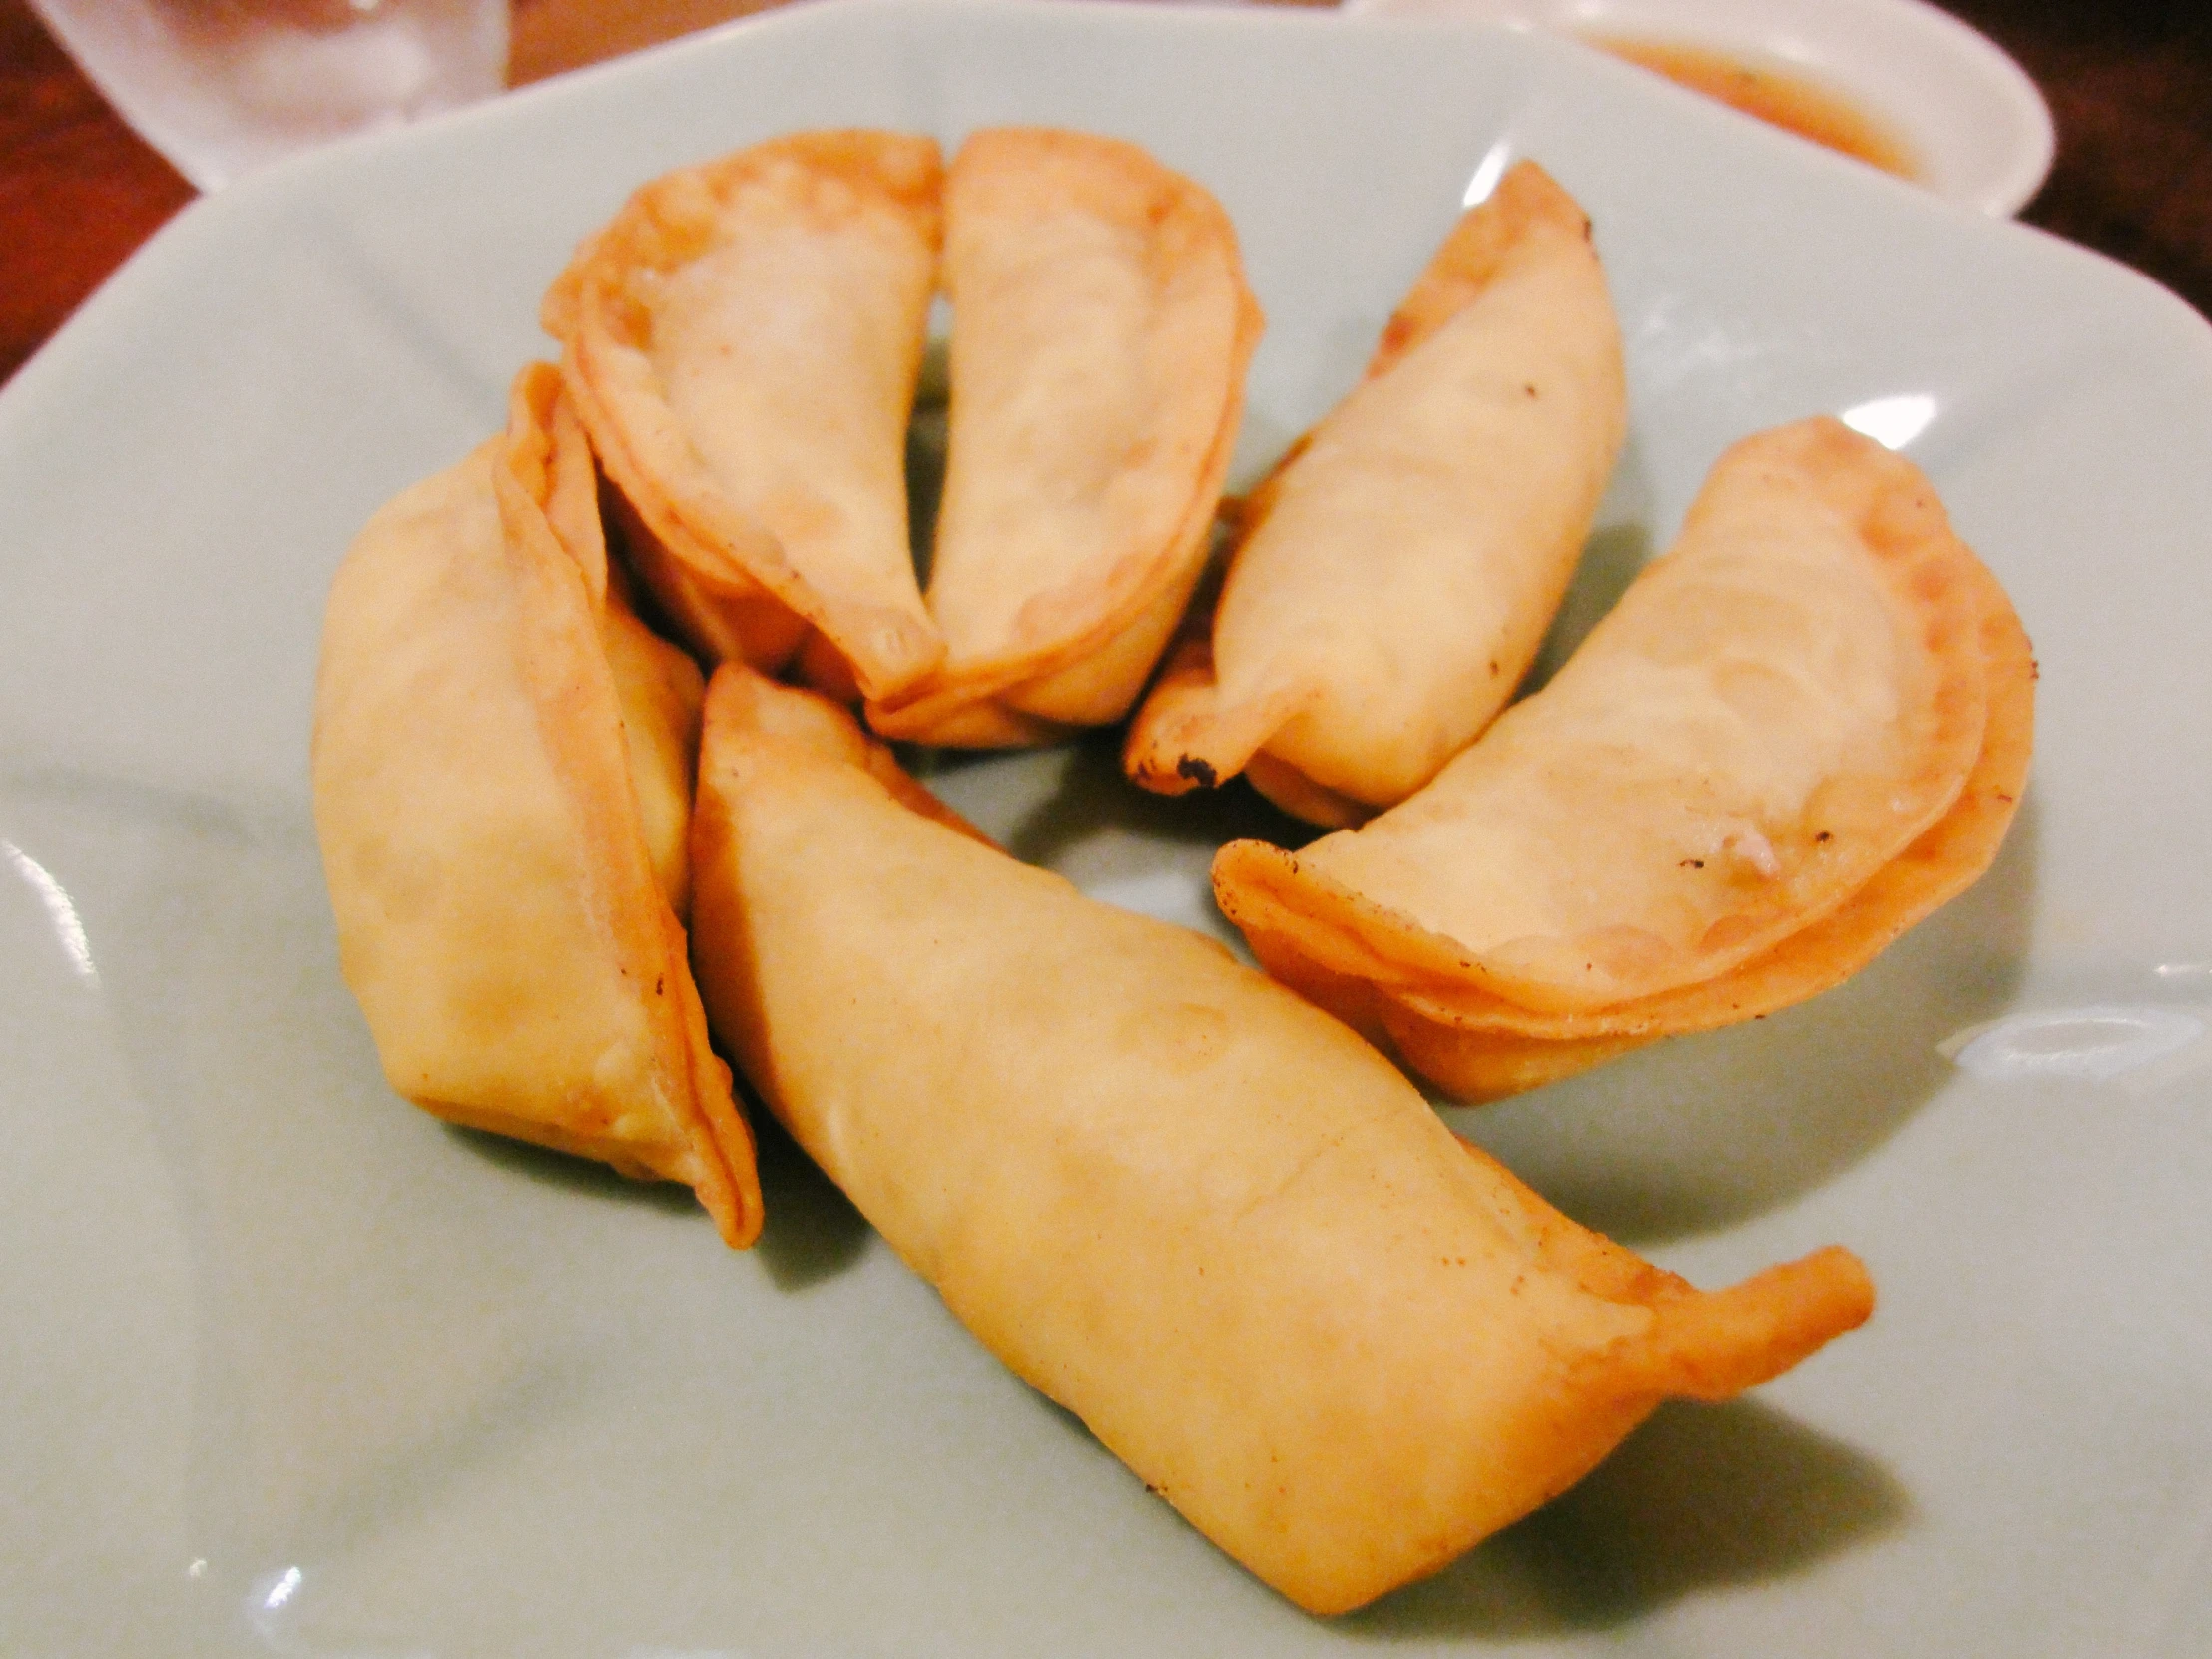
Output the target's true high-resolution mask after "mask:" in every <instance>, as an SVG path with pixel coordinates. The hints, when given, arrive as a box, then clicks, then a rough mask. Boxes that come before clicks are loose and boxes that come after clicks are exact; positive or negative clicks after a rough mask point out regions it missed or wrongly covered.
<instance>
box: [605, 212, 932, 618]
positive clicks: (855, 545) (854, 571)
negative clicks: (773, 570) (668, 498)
mask: <svg viewBox="0 0 2212 1659" xmlns="http://www.w3.org/2000/svg"><path fill="white" fill-rule="evenodd" d="M813 188H814V189H816V190H818V191H833V190H835V189H837V188H838V187H835V186H832V185H830V184H828V183H816V184H815V185H814V186H813ZM757 194H765V193H741V194H740V196H739V198H738V200H737V202H736V203H734V204H732V205H731V206H730V207H729V208H727V209H725V210H724V213H723V215H722V220H721V223H720V224H719V225H718V226H717V228H716V230H717V238H718V246H716V247H715V248H713V249H712V250H711V251H709V252H706V253H703V254H702V255H700V256H699V257H698V258H696V259H693V260H690V261H687V262H686V263H684V264H683V265H681V266H679V267H678V268H677V269H676V270H675V271H674V272H673V273H671V274H669V275H668V276H666V277H660V278H658V279H657V280H656V281H655V282H654V283H653V284H652V288H651V307H652V315H653V327H652V335H651V340H650V344H649V347H648V352H649V355H650V359H651V362H652V366H653V370H654V373H655V375H656V376H657V378H658V380H659V382H660V384H661V386H662V388H663V391H664V393H665V395H666V397H667V400H668V405H669V407H670V409H671V410H672V411H673V412H674V414H675V416H676V419H677V422H678V423H679V425H680V426H681V427H682V428H683V430H684V432H685V434H686V436H687V437H688V438H689V439H690V441H691V444H692V446H693V448H694V449H695V450H696V451H697V452H698V454H699V455H700V457H701V458H702V459H703V460H704V461H705V462H706V464H707V466H708V468H709V470H710V471H711V472H712V473H713V475H714V476H715V478H716V479H717V480H718V481H719V482H720V483H721V485H722V486H723V488H724V489H726V490H727V491H728V492H729V494H730V496H731V497H732V498H733V499H734V500H736V501H739V502H742V503H744V504H745V506H746V507H747V508H748V509H749V510H751V511H752V512H753V513H755V514H756V515H757V516H758V517H759V518H760V520H761V522H762V523H763V524H764V525H766V526H767V527H768V529H769V530H770V531H772V532H773V533H774V534H775V535H776V537H777V539H778V540H779V542H781V543H782V545H783V548H784V553H785V557H786V558H787V559H789V561H790V562H791V563H792V565H793V566H794V567H795V568H797V569H798V570H800V571H802V572H803V573H805V575H806V576H807V578H808V580H809V581H810V582H812V583H813V584H814V585H815V586H816V587H818V588H820V589H822V590H824V591H825V592H830V593H841V594H848V595H853V596H856V597H861V598H865V599H868V600H870V601H872V602H874V603H877V604H881V605H886V606H892V607H896V608H900V609H904V610H908V611H915V612H918V610H919V608H920V607H919V601H918V597H917V593H916V588H915V583H914V578H913V571H912V554H911V552H910V550H909V546H908V541H907V523H906V475H905V470H904V468H905V435H906V419H907V415H908V413H909V411H910V408H911V405H912V401H913V389H914V382H915V380H916V378H917V376H918V375H919V373H920V364H921V348H922V343H923V341H922V319H923V318H924V317H925V316H926V314H927V310H928V304H929V295H930V290H931V285H932V281H933V278H934V275H935V273H934V263H935V261H934V253H933V251H932V250H931V249H930V247H929V245H928V243H927V241H926V240H925V239H924V238H923V237H922V236H921V235H919V234H918V233H917V231H916V229H915V227H914V226H913V224H912V223H911V222H910V221H909V220H908V219H907V218H905V217H904V216H902V215H900V214H897V213H895V212H893V211H891V210H890V209H888V208H887V207H880V206H874V205H865V204H862V203H860V202H857V201H844V202H841V203H839V204H838V206H839V207H840V208H841V209H842V211H841V212H839V213H836V214H834V215H830V214H828V213H825V214H823V215H822V218H821V220H820V221H819V222H818V220H817V219H816V218H814V217H813V216H810V215H807V214H804V213H794V212H792V211H791V210H790V209H789V208H788V207H786V206H785V205H783V204H781V203H780V202H777V201H775V200H773V199H771V200H766V201H761V200H757V199H756V196H757Z"/></svg>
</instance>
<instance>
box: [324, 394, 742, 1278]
mask: <svg viewBox="0 0 2212 1659" xmlns="http://www.w3.org/2000/svg"><path fill="white" fill-rule="evenodd" d="M596 488H597V485H596V478H595V475H594V472H593V468H592V463H591V456H590V453H589V451H588V449H587V448H586V446H585V442H584V437H583V432H582V429H581V427H580V426H579V425H578V424H577V422H576V419H575V417H574V415H573V413H572V412H571V411H569V410H568V409H567V407H566V406H565V404H564V403H563V402H562V400H561V387H560V377H559V375H558V374H557V373H556V372H555V371H554V370H553V369H552V368H551V367H550V366H548V365H545V364H538V365H534V366H533V367H532V368H530V369H527V370H525V371H524V373H523V374H522V375H521V376H520V378H518V380H517V381H516V384H515V392H514V399H513V408H512V421H511V424H510V427H509V431H508V434H507V436H506V437H505V438H504V439H503V440H495V441H494V442H492V443H488V444H486V445H484V446H483V447H482V448H480V449H478V450H477V451H476V452H475V453H474V454H472V455H470V456H469V457H468V458H467V459H466V460H465V461H463V462H461V463H460V464H459V465H458V466H455V467H453V468H451V469H449V470H447V471H445V472H442V473H439V474H438V475H437V476H435V477H433V478H431V479H428V480H427V481H425V482H423V483H421V484H418V485H416V486H414V487H413V488H412V489H409V490H407V491H406V492H405V493H403V494H402V495H400V496H399V497H398V498H397V499H396V500H394V501H393V502H391V503H390V504H389V505H388V506H386V507H384V508H383V509H382V510H381V511H380V512H378V513H377V514H376V515H375V517H374V518H372V519H371V520H370V521H369V523H368V525H367V527H366V528H365V529H363V530H362V532H361V534H360V536H359V538H358V539H357V540H356V541H355V542H354V544H353V547H352V549H351V550H350V551H349V552H348V553H347V555H346V558H345V561H344V563H343V564H342V565H341V566H340V568H339V570H338V573H337V576H336V579H335V581H334V582H333V584H332V587H331V590H330V600H329V606H328V611H327V614H326V617H325V620H324V625H323V637H322V658H321V663H320V666H319V668H318V671H317V676H316V683H315V720H314V739H313V757H312V769H313V782H314V812H315V830H316V833H317V836H318V838H319V840H320V842H321V845H322V856H323V867H324V872H325V875H326V877H327V880H328V883H329V889H330V902H331V908H332V910H333V911H334V912H335V915H336V919H337V931H338V951H339V959H340V963H341V966H342V968H343V970H344V973H345V977H346V982H347V983H348V984H349V985H350V986H351V987H352V989H353V992H354V995H355V996H356V997H357V998H358V999H359V1001H360V1004H361V1009H362V1012H363V1013H364V1014H365V1015H366V1016H367V1019H368V1025H369V1029H370V1031H371V1033H372V1034H373V1035H374V1037H375V1039H376V1046H377V1051H378V1054H379V1055H380V1057H381V1059H382V1061H383V1065H384V1071H385V1074H386V1076H387V1077H388V1078H389V1079H390V1081H391V1085H392V1087H393V1088H394V1089H395V1090H397V1091H398V1092H399V1093H400V1094H402V1095H404V1096H406V1097H407V1098H408V1099H410V1100H412V1101H414V1102H415V1103H416V1104H417V1105H419V1106H422V1107H424V1108H425V1109H427V1110H429V1111H431V1112H433V1113H435V1114H437V1115H438V1116H439V1117H442V1118H447V1119H450V1120H451V1121H453V1122H455V1123H462V1124H467V1125H470V1126H472V1127H475V1128H479V1129H488V1130H492V1131H494V1132H496V1133H499V1134H503V1135H512V1136H515V1137H517V1138H519V1139H522V1140H527V1141H535V1142H537V1143H539V1144H541V1145H544V1146H550V1147H555V1148H558V1149H559V1150H561V1151H564V1152H573V1153H578V1154H581V1155H583V1156H585V1157H590V1158H598V1159H602V1160H604V1161H605V1162H607V1163H610V1164H612V1165H614V1166H615V1167H616V1168H617V1169H619V1170H621V1171H622V1172H623V1173H624V1174H626V1175H633V1176H640V1177H647V1176H650V1177H658V1178H662V1179H668V1180H676V1181H683V1182H686V1183H688V1184H689V1185H691V1186H692V1187H693V1188H694V1189H696V1190H697V1192H698V1193H699V1196H700V1200H701V1202H702V1203H703V1204H704V1205H705V1206H706V1207H707V1209H708V1211H709V1212H710V1213H711V1214H712V1215H713V1216H714V1218H715V1222H716V1225H717V1226H718V1227H719V1228H720V1229H721V1231H722V1234H723V1236H724V1237H725V1238H726V1239H728V1240H729V1242H730V1243H731V1244H733V1245H745V1244H750V1243H751V1242H752V1240H753V1238H754V1236H755V1234H756V1233H757V1232H758V1231H759V1228H760V1219H761V1201H760V1188H759V1185H758V1182H757V1180H756V1177H755V1173H754V1164H753V1143H752V1138H751V1136H750V1134H749V1133H748V1131H747V1129H746V1125H745V1122H744V1120H743V1119H742V1118H741V1117H740V1116H739V1115H738V1110H737V1107H736V1104H735V1102H734V1100H733V1098H732V1095H731V1088H730V1073H729V1070H728V1068H727V1067H726V1066H724V1065H723V1064H722V1062H721V1061H720V1060H718V1059H717V1058H716V1057H715V1055H714V1054H713V1052H712V1051H711V1050H710V1048H709V1047H708V1041H707V1029H706V1019H705V1015H704V1012H703V1011H702V1009H701V1007H700V1003H699V995H698V990H697V987H696V985H695V983H694V981H693V979H692V976H691V972H690V968H689V965H688V958H687V953H686V946H685V937H684V929H683V926H682V924H681V923H680V922H679V920H678V913H679V911H681V910H682V909H683V908H684V907H685V906H686V904H687V902H688V879H689V861H688V858H687V855H686V840H687V837H688V834H689V827H690V786H691V780H692V770H693V758H694V755H695V753H696V743H697V733H698V719H699V706H700V697H701V686H700V679H699V671H698V670H697V668H695V667H694V666H693V665H692V663H691V661H690V659H689V658H687V657H685V656H684V655H683V653H681V652H680V651H677V650H676V649H675V648H674V647H672V646H669V645H667V644H665V643H663V642H662V641H660V640H658V639H655V638H654V637H653V636H652V635H651V634H650V633H648V632H647V631H646V630H645V628H644V627H643V626H642V625H641V624H640V623H639V622H638V620H637V619H636V617H634V616H633V615H631V614H630V611H629V607H628V606H627V605H626V604H625V603H624V601H623V598H622V594H621V592H620V588H619V585H618V584H615V583H611V582H610V580H609V572H608V567H607V560H606V550H605V544H604V541H603V540H602V538H601V530H600V522H599V514H598V507H597V500H596Z"/></svg>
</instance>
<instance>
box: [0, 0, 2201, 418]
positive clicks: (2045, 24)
mask: <svg viewBox="0 0 2212 1659" xmlns="http://www.w3.org/2000/svg"><path fill="white" fill-rule="evenodd" d="M761 3H762V0H661V3H660V8H659V16H660V17H661V18H662V19H663V20H664V21H663V23H662V24H661V25H660V26H659V27H660V28H661V30H662V31H663V32H666V30H668V29H670V28H673V27H682V26H690V25H693V24H696V23H699V22H705V21H711V20H712V18H713V17H715V16H719V15H729V14H730V13H733V12H737V11H742V10H752V9H756V8H757V7H758V6H759V5H760V4H761ZM645 9H646V10H651V9H652V8H650V7H648V8H645ZM1946 9H1948V10H1950V11H1952V12H1954V13H1956V14H1957V15H1958V16H1960V17H1962V18H1964V19H1965V20H1966V21H1967V22H1969V23H1971V24H1973V25H1974V26H1975V27H1976V28H1978V29H1980V30H1981V31H1982V32H1983V33H1984V34H1986V35H1988V36H1989V37H1990V38H1991V39H1993V40H1995V41H1997V42H1998V43H1999V44H2000V45H2002V46H2003V47H2004V48H2005V50H2006V51H2008V52H2010V53H2011V54H2012V55H2013V57H2015V58H2017V59H2018V60H2019V62H2020V64H2021V65H2022V66H2023V67H2024V68H2025V69H2026V70H2027V72H2028V73H2029V74H2030V75H2032V76H2033V77H2034V78H2035V80H2036V81H2037V83H2038V84H2039V85H2040V86H2041V87H2042V89H2043V94H2044V96H2045V97H2046V98H2048V99H2049V100H2050V105H2051V109H2052V112H2053V114H2054V115H2055V117H2056V121H2057V126H2058V159H2057V164H2056V166H2055V167H2054V168H2053V170H2052V173H2051V177H2050V181H2049V183H2048V184H2047V185H2045V186H2044V188H2043V191H2042V193H2041V194H2040V195H2039V196H2037V198H2036V199H2035V201H2034V202H2033V203H2031V204H2030V205H2029V207H2028V209H2027V211H2026V212H2025V213H2024V214H2023V215H2022V216H2021V217H2022V218H2023V219H2025V220H2027V221H2028V222H2029V223H2030V224H2033V225H2039V226H2042V227H2043V228H2044V229H2046V230H2049V231H2055V232H2056V233H2058V234H2059V235H2060V236H2064V237H2069V238H2071V239H2072V240H2074V241H2076V242H2080V243H2084V244H2086V245H2087V246H2089V247H2091V248H2094V249H2097V250H2099V251H2100V252H2102V253H2105V254H2109V255H2111V256H2113V257H2114V258H2115V259H2119V260H2122V261H2124V262H2126V263H2127V264H2129V265H2131V266H2134V267H2135V268H2136V269H2137V270H2139V271H2142V272H2145V273H2147V274H2148V275H2149V276H2151V277H2156V278H2157V279H2158V280H2159V281H2161V282H2163V283H2165V284H2166V285H2167V286H2168V287H2170V288H2172V289H2174V290H2175V291H2176V292H2177V293H2179V294H2180V295H2181V296H2182V297H2183V298H2185V299H2187V300H2188V301H2189V302H2190V303H2191V304H2193V305H2194V306H2196V308H2197V309H2198V311H2199V312H2200V313H2203V314H2206V315H2212V3H2208V0H2098V3H2097V4H2095V5H2093V6H2092V5H2083V4H2080V3H2079V0H1949V3H1948V5H1947V8H1946ZM639 11H640V8H638V7H629V8H622V7H601V6H599V5H598V4H597V0H518V8H517V13H516V21H515V67H516V70H517V72H518V78H521V79H530V78H535V77H536V76H538V75H541V74H544V73H548V72H550V71H551V70H553V69H557V68H560V67H562V66H563V65H564V64H565V63H567V62H572V61H576V60H578V59H579V58H581V57H584V56H589V55H594V54H595V50H598V49H603V50H605V51H613V50H624V49H628V48H629V47H632V46H635V45H638V44H642V42H643V39H644V38H645V36H644V35H642V34H640V32H639V27H638V25H637V23H636V17H637V14H638V13H639ZM594 19H597V20H598V21H597V22H596V23H595V22H594V21H593V20H594ZM595 28H597V29H599V30H600V31H601V33H600V34H599V35H598V36H597V37H596V38H595V37H594V34H593V31H594V29H595ZM633 36H635V37H637V38H632V37H633ZM192 195H193V190H192V187H191V186H190V185H189V184H187V183H186V182H185V181H184V180H183V179H182V178H180V177H179V176H178V174H177V173H176V171H175V170H174V169H173V168H171V167H170V166H169V164H168V163H167V162H165V161H163V160H162V159H161V157H159V156H158V155H156V154H155V153H154V152H153V151H152V150H151V149H149V148H148V147H147V146H146V145H145V144H144V143H143V142H141V141H140V140H139V138H138V137H137V136H136V135H135V134H133V133H132V132H131V131H130V129H129V128H127V127H125V126H124V125H123V123H122V122H121V121H120V120H119V119H117V117H116V116H115V115H114V114H113V113H112V112H111V111H110V110H109V109H108V107H107V105H106V104H105V103H104V102H102V100H101V98H100V96H99V94H98V93H96V92H95V91H93V89H92V87H91V86H90V85H89V84H88V83H87V82H86V80H85V78H84V77H83V76H82V75H81V74H79V73H78V71H77V68H76V66H75V65H74V64H72V63H71V62H70V61H69V59H68V58H67V57H66V56H65V55H64V54H63V53H62V51H61V49H60V48H59V47H58V46H57V45H55V43H54V42H53V40H52V39H51V38H50V37H49V36H48V34H47V33H46V30H45V28H44V27H43V25H41V24H40V23H39V21H38V19H37V18H36V17H35V16H34V15H33V14H32V13H31V11H30V9H29V7H28V6H27V5H26V3H25V0H0V378H5V377H6V376H8V375H12V374H13V373H14V372H15V370H16V369H17V368H18V367H19V366H20V365H21V364H22V363H23V362H24V361H25V360H26V359H28V358H29V356H30V355H31V353H32V352H34V351H36V350H37V349H38V347H39V345H40V344H41V343H42V342H43V341H44V340H45V339H46V337H47V336H48V335H49V334H51V333H52V332H53V331H54V330H55V329H56V328H58V327H60V326H61V324H62V322H63V320H64V319H65V318H67V317H68V315H69V313H70V312H71V311H73V310H74V309H76V307H77V306H78V305H79V304H81V303H82V302H83V301H84V299H85V298H86V297H87V296H88V295H90V294H91V292H92V291H93V289H94V288H96V287H98V286H99V284H100V283H101V281H102V280H103V279H104V278H105V277H107V276H108V274H109V273H110V272H111V271H113V270H114V269H115V268H116V267H117V266H118V265H120V264H122V263H123V261H124V260H125V259H126V258H127V257H128V256H129V255H130V253H131V251H132V250H133V249H134V248H136V247H137V246H138V245H139V244H140V243H141V242H143V241H145V240H146V238H147V237H149V236H151V235H152V234H153V233H154V231H155V230H156V229H157V228H159V227H160V225H161V224H162V222H163V221H164V220H166V219H168V218H169V216H170V215H172V214H174V213H175V212H177V210H178V209H180V208H182V207H183V206H184V205H185V204H186V203H187V202H189V201H190V200H191V199H192Z"/></svg>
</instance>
